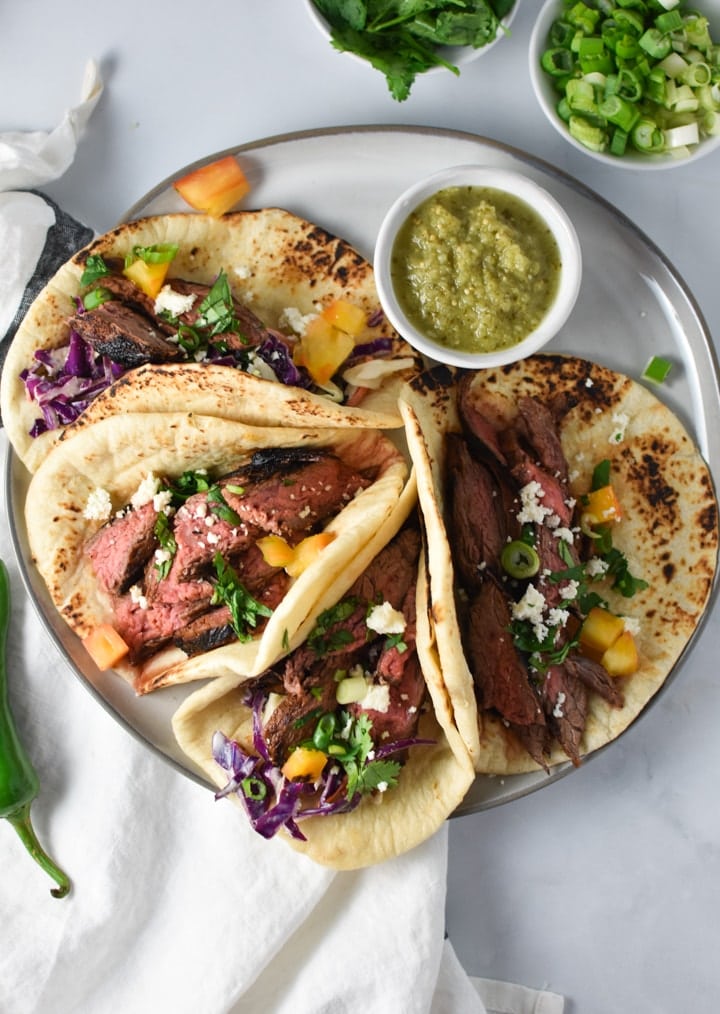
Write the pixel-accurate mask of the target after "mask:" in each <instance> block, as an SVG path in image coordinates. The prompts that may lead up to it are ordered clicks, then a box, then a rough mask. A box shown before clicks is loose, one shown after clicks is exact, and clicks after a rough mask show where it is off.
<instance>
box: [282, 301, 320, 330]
mask: <svg viewBox="0 0 720 1014" xmlns="http://www.w3.org/2000/svg"><path fill="white" fill-rule="evenodd" d="M315 317H317V314H316V313H305V314H304V313H302V312H301V311H300V310H298V308H297V307H296V306H286V307H285V309H284V310H283V312H282V313H281V314H280V319H279V320H278V325H279V327H280V328H290V330H291V331H292V332H293V333H294V334H297V335H301V336H302V335H304V334H305V329H306V328H307V326H308V324H309V323H310V321H311V320H314V319H315Z"/></svg>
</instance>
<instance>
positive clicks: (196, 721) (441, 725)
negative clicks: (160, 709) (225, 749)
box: [172, 559, 475, 870]
mask: <svg viewBox="0 0 720 1014" xmlns="http://www.w3.org/2000/svg"><path fill="white" fill-rule="evenodd" d="M338 597H340V596H338ZM417 602H418V615H417V650H418V655H419V658H420V661H421V665H422V669H423V673H424V675H425V682H426V685H427V688H428V691H429V696H430V700H431V702H432V709H431V710H430V711H429V712H427V713H426V714H424V715H423V716H422V717H421V720H420V723H419V728H418V735H419V736H422V737H423V738H425V737H427V738H428V739H432V740H434V744H433V745H422V746H417V747H414V748H411V749H410V750H409V752H408V759H407V762H406V763H405V765H404V766H403V768H402V771H401V772H400V777H399V781H398V784H397V786H396V787H395V788H394V789H390V790H388V791H387V792H385V793H382V794H378V795H376V796H373V797H366V798H365V799H364V800H363V801H362V803H361V804H360V806H358V807H357V808H356V809H355V810H353V811H352V812H350V813H344V814H337V815H335V816H329V817H309V818H307V819H306V820H301V821H299V824H298V826H299V827H300V830H301V831H302V833H303V835H305V837H306V841H304V842H302V841H298V840H296V839H294V838H291V837H290V836H289V835H286V834H284V833H283V838H284V840H285V841H287V842H288V843H289V844H290V845H291V846H292V847H293V848H294V849H296V850H297V851H299V852H303V853H304V854H305V855H307V856H308V857H309V858H310V859H312V860H314V861H315V862H317V863H319V864H321V865H323V866H329V867H332V868H335V869H341V870H351V869H359V868H362V867H366V866H370V865H373V864H375V863H379V862H383V861H384V860H386V859H391V858H393V857H394V856H398V855H400V854H402V853H403V852H407V851H408V850H409V849H411V848H414V847H415V846H416V845H419V844H420V843H421V842H423V841H425V840H427V839H428V838H429V837H431V835H433V834H434V833H435V832H436V831H437V830H438V829H439V828H440V826H441V825H442V824H443V822H444V821H445V820H446V818H447V817H449V816H450V815H451V814H452V812H453V811H454V810H455V809H456V808H457V807H458V806H459V805H460V803H461V802H462V800H463V798H464V797H465V794H466V793H467V790H468V788H469V787H470V785H471V784H472V782H473V780H474V777H475V774H474V770H473V765H472V762H471V760H470V756H469V754H468V752H467V749H466V747H465V744H464V743H463V741H462V738H461V737H460V735H459V733H458V731H457V729H456V728H455V726H454V724H453V721H452V709H451V707H450V703H449V700H448V697H447V691H446V688H445V686H444V684H443V681H442V678H441V675H440V670H439V664H438V660H437V653H436V650H435V645H434V643H433V634H432V629H431V626H430V623H429V619H428V613H427V586H426V580H425V571H424V564H423V561H422V559H421V563H420V573H419V578H418V595H417ZM421 604H422V607H421ZM241 689H242V680H239V679H238V677H237V675H236V674H235V673H233V672H225V673H223V674H222V675H221V676H220V677H219V678H218V679H217V680H215V681H213V682H212V683H208V684H206V685H205V686H203V687H201V688H200V689H198V690H195V691H194V692H193V693H192V694H191V695H190V696H189V697H188V698H187V699H186V700H185V702H184V703H183V704H182V705H181V706H180V708H179V709H178V711H177V712H176V713H175V715H174V716H173V723H172V724H173V732H174V734H175V737H176V739H177V741H178V743H179V745H180V747H181V748H182V750H183V751H184V752H185V754H186V755H187V756H188V757H189V758H190V759H191V760H192V761H193V763H194V764H195V765H196V766H197V768H198V769H199V771H201V772H202V773H203V774H204V775H205V776H207V778H208V779H209V780H210V782H211V783H213V784H214V785H216V786H217V787H218V788H222V787H223V786H224V785H225V783H226V781H227V773H226V772H225V771H224V769H223V768H221V767H220V766H219V765H218V764H216V763H215V761H214V760H213V757H212V749H211V744H212V737H213V733H215V732H216V731H217V730H220V731H221V732H223V733H224V734H225V735H226V736H228V737H229V738H230V739H234V740H236V741H238V742H240V743H241V745H243V744H244V745H245V747H246V749H248V750H251V749H252V720H251V712H250V709H249V708H248V707H247V706H246V705H244V704H243V703H242V692H241ZM228 798H229V799H230V800H231V801H232V802H233V803H234V804H235V805H237V806H239V807H240V808H242V806H243V804H242V802H241V801H240V799H239V798H238V797H237V795H235V794H231V795H230V796H229V797H228Z"/></svg>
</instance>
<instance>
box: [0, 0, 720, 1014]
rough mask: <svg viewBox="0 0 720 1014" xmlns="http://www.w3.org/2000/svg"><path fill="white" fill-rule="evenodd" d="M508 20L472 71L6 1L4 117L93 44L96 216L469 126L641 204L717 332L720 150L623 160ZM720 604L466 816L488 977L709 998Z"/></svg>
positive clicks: (668, 1013)
mask: <svg viewBox="0 0 720 1014" xmlns="http://www.w3.org/2000/svg"><path fill="white" fill-rule="evenodd" d="M520 2H521V4H522V8H521V10H520V11H519V13H518V16H517V18H516V21H515V25H514V31H513V36H512V38H511V39H509V40H506V41H505V42H503V44H502V45H500V46H497V47H496V48H495V49H494V50H493V51H492V52H491V53H488V54H487V56H486V57H484V58H482V59H480V60H478V61H477V62H475V63H474V64H472V65H470V66H468V67H466V68H465V69H464V70H463V73H462V75H461V77H460V79H455V78H454V77H452V76H450V75H449V74H448V75H445V74H434V75H431V76H427V77H425V78H422V79H419V80H418V81H417V83H416V85H415V87H414V89H413V92H412V95H411V97H410V99H409V100H408V101H407V102H405V103H403V104H402V105H398V104H397V103H394V102H393V101H392V100H391V98H390V96H389V94H388V92H387V90H386V87H385V83H384V80H383V79H382V77H381V76H380V75H379V74H377V73H376V72H374V71H371V70H370V69H368V68H366V67H364V66H361V65H360V64H358V63H357V62H355V61H353V60H351V59H349V58H347V57H344V56H340V55H339V54H337V53H335V52H333V51H332V50H331V49H330V48H329V46H328V45H327V43H326V42H325V41H324V40H323V39H322V38H321V37H320V36H319V35H318V33H317V32H316V30H315V28H314V27H313V25H312V24H311V23H310V22H309V20H308V18H307V15H306V13H305V11H304V9H303V5H302V4H301V3H300V2H299V0H254V2H253V0H205V3H203V4H202V5H200V4H197V3H191V2H190V0H150V2H145V3H142V4H141V3H138V2H137V0H127V2H126V3H124V4H121V5H115V6H113V7H107V6H105V7H93V6H88V5H87V4H84V3H83V4H81V3H79V2H77V0H64V2H60V3H59V2H57V0H24V2H23V3H14V4H5V5H3V12H2V26H1V28H0V68H1V74H2V85H3V86H2V88H1V89H0V130H9V129H21V130H25V129H29V128H37V129H41V128H43V129H44V128H49V127H51V126H53V125H54V124H55V123H56V122H58V120H59V118H60V116H61V115H62V113H63V111H64V110H65V109H66V108H68V107H70V106H71V105H73V104H74V103H75V102H76V101H77V99H78V97H79V89H80V85H81V81H82V74H83V67H84V64H85V61H86V59H87V58H89V57H94V58H95V59H97V60H98V62H99V63H100V65H101V70H102V73H103V77H104V79H105V82H106V92H105V94H104V96H103V98H102V100H101V104H100V106H99V107H98V109H97V111H96V113H95V115H94V117H93V120H92V121H91V125H90V129H89V131H88V134H87V136H86V138H85V140H84V141H83V142H82V145H81V147H80V149H79V151H78V155H77V158H76V161H75V164H74V165H73V166H72V168H71V169H70V170H69V171H68V173H67V174H66V175H65V176H64V177H63V178H62V179H61V180H59V181H58V182H57V183H55V184H52V185H50V186H48V187H47V192H48V193H49V194H50V196H52V197H54V198H55V199H56V200H57V201H58V202H59V203H60V204H61V205H62V206H63V207H64V208H65V209H66V210H67V211H69V212H70V213H71V214H74V215H75V216H76V217H78V218H80V219H82V220H83V221H84V222H86V223H87V224H89V225H91V226H92V227H94V228H95V229H98V230H102V229H105V228H108V227H110V226H111V225H113V224H114V223H115V221H117V220H118V219H119V218H120V217H121V216H122V214H123V213H124V212H125V210H126V209H127V208H129V207H130V206H131V205H132V204H133V203H134V202H135V201H136V200H137V199H138V198H139V197H140V196H141V195H142V194H144V193H145V192H146V191H147V190H149V189H150V188H152V187H153V186H155V185H156V184H157V183H159V182H160V181H161V180H163V179H164V178H165V177H166V176H168V175H169V174H171V173H173V172H174V171H175V170H176V169H177V168H178V167H179V166H182V165H185V164H187V163H190V162H192V161H194V160H196V159H199V158H201V157H204V156H205V155H207V154H209V153H212V152H214V151H219V150H223V149H225V148H229V147H233V146H236V145H240V144H244V143H247V142H249V141H252V140H253V139H256V138H262V137H267V136H270V135H275V134H281V133H285V132H289V131H298V130H308V129H312V128H316V127H325V126H338V125H349V124H417V125H428V126H442V127H451V128H456V129H459V130H463V131H471V132H474V133H478V134H482V135H484V136H486V137H489V138H493V139H495V140H498V141H502V142H505V143H508V144H511V145H513V146H516V147H518V148H521V149H524V150H526V151H528V152H530V153H531V154H533V155H535V156H538V157H540V158H542V159H545V160H546V161H547V162H549V163H552V164H554V165H556V166H558V167H560V168H561V169H563V170H564V171H566V172H568V173H570V174H572V175H574V176H576V177H577V178H579V179H580V180H582V181H583V182H584V183H585V184H587V185H588V186H590V187H591V188H593V189H594V190H595V191H596V192H597V193H598V194H600V195H601V196H602V197H604V198H605V199H606V200H608V201H610V202H611V203H612V204H614V205H615V206H616V207H618V208H619V209H620V210H621V211H623V212H624V213H625V214H626V215H628V216H629V217H630V218H632V219H633V220H634V221H635V222H636V223H637V225H638V226H639V227H640V228H641V229H642V230H643V231H644V232H645V233H646V235H647V236H648V237H649V239H650V240H651V241H652V242H653V243H654V244H656V245H657V246H658V247H659V248H660V249H661V250H662V251H664V252H665V254H666V255H667V256H668V257H669V258H670V260H671V261H672V262H673V263H674V265H675V267H676V268H677V270H678V272H679V273H680V275H681V276H682V277H683V278H684V279H685V282H686V283H687V285H688V286H689V288H690V290H691V291H692V293H693V294H694V297H695V299H696V300H697V302H698V304H699V306H700V308H701V311H702V314H703V315H704V317H705V320H706V321H707V325H708V327H709V330H710V332H711V333H713V334H715V335H716V336H719V335H720V285H719V284H718V280H719V276H718V239H717V237H718V230H719V228H720V204H719V203H718V184H719V183H720V152H716V153H715V154H713V155H711V156H709V157H708V158H706V159H703V160H701V161H699V162H698V163H696V164H695V165H693V166H684V167H682V168H678V169H675V170H673V171H671V172H667V173H664V172H661V173H650V174H647V175H645V176H644V175H643V174H641V173H637V172H632V171H628V170H626V169H623V168H621V167H618V168H617V169H616V170H608V169H607V168H606V167H604V166H599V165H597V164H595V163H594V162H593V161H592V160H591V159H590V158H588V157H585V156H584V155H582V154H581V153H578V152H576V151H574V150H572V149H571V148H570V146H569V145H565V144H564V142H563V141H562V139H561V138H560V137H559V136H558V135H557V134H556V133H555V132H554V131H553V130H551V129H550V127H549V126H548V124H547V123H546V122H545V121H544V120H543V118H542V117H541V115H540V114H539V112H538V110H537V108H536V105H535V103H534V98H533V95H532V93H531V89H530V80H529V75H528V71H527V61H526V48H527V40H528V38H529V35H530V31H531V27H532V22H533V18H534V14H535V12H536V11H537V9H538V7H539V3H538V2H537V0H520ZM719 632H720V621H719V620H718V616H717V611H715V613H714V615H711V616H710V618H709V620H708V621H707V623H706V624H705V626H704V629H703V631H702V635H701V637H700V638H699V640H698V641H697V643H696V644H695V646H694V648H693V651H692V652H691V654H690V657H689V658H688V660H687V662H686V664H685V665H684V666H683V668H682V670H681V672H680V673H679V675H678V678H677V679H676V680H675V681H674V682H673V683H672V685H671V686H669V687H668V688H667V691H666V692H665V693H663V695H662V696H661V698H660V699H659V701H658V702H657V703H656V704H655V705H654V706H653V707H651V708H650V710H649V711H648V712H647V714H646V715H645V716H644V717H643V718H642V719H641V720H640V721H639V723H637V725H636V726H635V727H634V728H633V729H631V730H630V732H629V733H628V734H627V735H626V736H625V737H624V738H623V739H622V740H621V741H620V742H619V743H617V744H615V745H614V746H613V747H611V748H610V749H608V750H606V751H605V752H604V753H602V754H601V755H600V756H598V757H596V758H594V759H593V760H592V761H591V762H590V763H588V764H587V765H585V766H584V767H583V768H582V769H581V770H580V771H578V772H575V773H573V774H572V775H571V776H570V777H568V778H565V779H563V780H561V781H559V782H557V783H555V784H553V785H550V786H548V787H547V788H544V789H543V790H542V791H540V792H538V793H535V794H534V795H532V796H530V797H527V798H525V799H522V800H520V801H516V802H513V803H511V804H509V805H504V806H502V807H498V808H495V809H493V810H488V811H485V812H482V813H479V814H475V815H472V816H468V817H463V818H462V819H459V820H456V821H453V823H452V825H451V834H450V874H449V883H448V904H447V928H448V933H449V935H450V938H451V940H452V941H453V943H454V945H455V948H456V950H457V953H458V955H459V957H460V958H461V960H462V962H463V964H464V965H465V967H466V969H467V970H468V971H469V972H470V973H471V974H474V975H479V976H485V977H489V978H498V979H506V980H511V981H516V982H521V983H524V984H526V985H529V986H535V987H540V986H547V987H549V988H550V989H552V990H555V991H556V992H558V993H562V994H564V995H565V996H566V997H567V1004H566V1010H567V1012H568V1014H625V1012H628V1014H686V1012H692V1014H713V1012H714V1011H716V1010H717V1009H718V1005H719V1003H720V1000H719V999H718V997H719V995H720V963H719V962H718V945H719V944H720V933H719V931H718V911H720V808H719V807H718V805H717V773H718V771H720V736H719V735H718V733H717V729H718V726H720V681H718V679H717V658H716V643H717V638H718V633H719Z"/></svg>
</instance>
